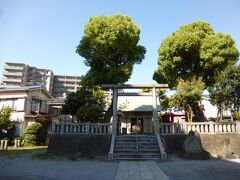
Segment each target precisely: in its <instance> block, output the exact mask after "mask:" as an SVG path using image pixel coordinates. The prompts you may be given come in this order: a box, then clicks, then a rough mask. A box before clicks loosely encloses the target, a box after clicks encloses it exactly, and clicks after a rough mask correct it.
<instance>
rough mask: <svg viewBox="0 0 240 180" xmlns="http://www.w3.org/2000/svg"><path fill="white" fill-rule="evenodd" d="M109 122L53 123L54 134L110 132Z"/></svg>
mask: <svg viewBox="0 0 240 180" xmlns="http://www.w3.org/2000/svg"><path fill="white" fill-rule="evenodd" d="M109 130H110V127H109V124H108V123H70V122H60V123H52V134H108V133H109V132H110V131H109Z"/></svg>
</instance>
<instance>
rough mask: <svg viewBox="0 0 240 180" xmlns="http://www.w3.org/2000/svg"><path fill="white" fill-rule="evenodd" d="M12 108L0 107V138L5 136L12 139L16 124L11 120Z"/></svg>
mask: <svg viewBox="0 0 240 180" xmlns="http://www.w3.org/2000/svg"><path fill="white" fill-rule="evenodd" d="M11 112H12V110H11V109H10V108H8V107H3V108H2V109H0V139H3V138H5V137H7V138H9V139H12V138H13V135H14V131H15V128H16V125H15V123H14V122H13V121H11V119H10V117H11Z"/></svg>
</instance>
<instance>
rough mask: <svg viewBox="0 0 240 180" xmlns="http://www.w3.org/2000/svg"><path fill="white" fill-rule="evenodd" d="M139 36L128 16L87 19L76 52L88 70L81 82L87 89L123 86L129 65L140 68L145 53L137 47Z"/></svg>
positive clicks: (130, 69)
mask: <svg viewBox="0 0 240 180" xmlns="http://www.w3.org/2000/svg"><path fill="white" fill-rule="evenodd" d="M139 35H140V28H139V27H138V26H137V25H136V24H135V23H134V22H132V20H131V18H130V17H129V16H124V15H120V14H115V15H112V16H95V17H91V18H90V20H89V22H88V23H87V24H86V25H85V28H84V36H83V37H82V39H81V41H80V43H79V45H78V46H77V49H76V52H77V53H78V54H79V55H80V56H82V57H84V58H85V61H84V63H85V64H86V65H87V66H89V67H90V70H89V71H88V73H87V74H86V75H85V77H84V78H83V82H84V83H85V84H88V85H89V84H90V85H99V84H104V83H105V84H106V83H114V84H117V83H124V82H126V81H127V80H128V79H129V78H130V76H131V73H132V70H133V65H134V64H140V63H141V62H142V60H143V59H144V55H145V53H146V50H145V47H143V46H141V45H138V41H139V39H140V38H139Z"/></svg>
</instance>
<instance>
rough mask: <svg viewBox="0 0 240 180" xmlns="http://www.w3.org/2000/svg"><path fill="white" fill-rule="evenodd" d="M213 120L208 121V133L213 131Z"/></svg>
mask: <svg viewBox="0 0 240 180" xmlns="http://www.w3.org/2000/svg"><path fill="white" fill-rule="evenodd" d="M213 126H214V122H212V121H210V122H209V133H210V134H213V133H214V127H213Z"/></svg>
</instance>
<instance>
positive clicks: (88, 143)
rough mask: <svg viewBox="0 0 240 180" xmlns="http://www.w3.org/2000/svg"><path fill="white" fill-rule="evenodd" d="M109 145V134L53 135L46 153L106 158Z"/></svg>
mask: <svg viewBox="0 0 240 180" xmlns="http://www.w3.org/2000/svg"><path fill="white" fill-rule="evenodd" d="M110 144H111V135H109V134H96V135H95V134H53V135H52V136H51V138H50V142H49V145H48V150H47V151H48V153H51V154H56V155H68V156H74V155H77V156H83V157H95V156H106V157H107V155H108V152H109V149H110Z"/></svg>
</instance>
